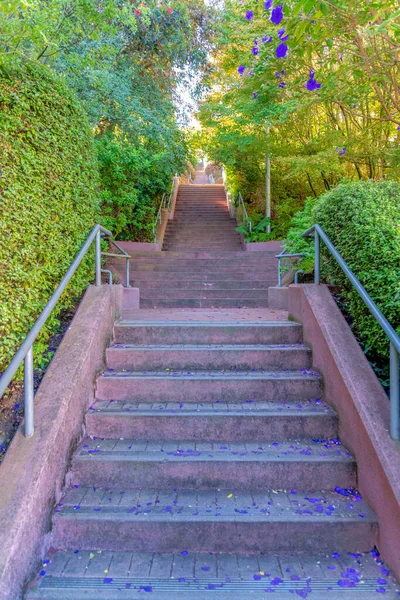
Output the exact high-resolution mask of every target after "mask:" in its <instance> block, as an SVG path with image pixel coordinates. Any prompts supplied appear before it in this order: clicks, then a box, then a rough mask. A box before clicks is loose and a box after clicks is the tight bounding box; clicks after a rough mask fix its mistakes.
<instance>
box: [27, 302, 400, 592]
mask: <svg viewBox="0 0 400 600" xmlns="http://www.w3.org/2000/svg"><path fill="white" fill-rule="evenodd" d="M256 312H257V311H256ZM259 312H260V311H258V313H257V314H258V318H257V320H256V319H255V318H253V320H252V318H251V314H249V313H246V315H247V317H246V318H245V319H243V318H242V319H241V318H240V317H239V316H238V312H236V313H235V311H231V313H230V314H228V315H227V314H226V313H225V312H224V311H222V312H221V314H220V316H218V313H216V312H212V311H209V313H208V314H207V312H206V313H205V314H202V315H200V316H199V314H198V313H197V316H196V313H195V312H194V311H186V312H185V311H183V312H182V311H178V310H177V311H175V313H173V312H172V311H168V315H167V314H166V313H165V314H164V313H163V311H149V310H147V311H146V310H145V311H143V310H140V311H134V312H132V313H129V314H127V315H125V317H124V318H122V319H121V320H120V321H118V322H117V323H116V324H115V327H114V339H113V343H112V344H111V345H110V347H109V348H108V349H107V357H106V359H107V370H105V372H104V373H103V374H101V375H100V376H99V378H98V380H97V385H96V396H97V399H96V402H95V403H94V404H93V406H91V407H90V410H89V411H88V413H87V416H86V423H85V428H86V436H85V437H84V439H83V440H82V442H81V444H80V445H79V447H78V448H77V449H76V451H75V453H74V456H73V458H72V464H71V470H70V473H69V475H68V479H67V481H68V484H67V486H66V489H65V492H64V496H63V498H62V499H61V500H60V502H59V503H58V504H57V505H56V507H55V510H54V516H53V524H52V533H51V549H50V552H49V555H48V557H47V559H46V560H45V561H44V562H43V566H42V569H41V572H40V575H39V576H38V579H37V580H36V582H35V583H34V584H33V585H32V586H31V588H30V589H29V590H28V591H27V595H26V598H27V599H28V600H34V599H36V600H37V599H41V600H51V599H54V600H56V599H57V600H81V599H89V600H97V599H99V598H107V599H109V600H112V599H114V598H115V599H116V598H127V599H128V598H129V599H136V598H137V599H140V598H143V597H144V598H146V597H147V596H149V598H155V599H157V600H179V599H182V600H186V599H187V598H193V600H206V599H207V600H208V599H210V600H211V599H215V600H231V599H232V600H233V599H234V598H235V599H238V600H247V599H249V600H264V599H265V598H268V597H269V595H270V594H273V596H272V597H275V595H276V596H277V597H278V598H280V599H282V600H289V599H292V598H297V597H299V598H308V597H310V598H313V599H314V598H315V599H317V600H325V598H326V597H327V598H332V599H333V600H337V599H338V600H339V599H340V600H342V599H346V598H353V597H355V598H360V600H361V599H362V600H370V599H372V598H376V596H377V594H378V593H384V594H386V596H385V597H387V598H390V599H392V598H395V597H398V596H397V592H395V591H394V589H395V588H394V583H393V582H392V580H391V579H390V577H389V576H388V572H387V571H386V568H385V566H384V565H382V563H381V561H380V559H379V554H378V553H377V552H376V551H375V550H372V552H371V549H373V547H374V543H375V541H376V539H377V523H376V518H375V515H374V514H373V513H372V511H371V510H370V509H369V507H368V506H367V505H366V503H365V502H364V501H363V500H362V498H361V497H360V495H359V493H358V492H357V491H356V483H357V469H356V464H355V462H354V459H353V457H352V456H351V454H350V453H349V452H348V451H347V449H346V448H344V447H343V445H342V444H341V443H340V441H339V439H338V419H337V415H336V414H335V413H334V411H333V410H332V409H331V408H330V407H329V406H328V405H327V404H326V403H325V402H324V399H323V382H322V380H321V377H320V376H319V374H318V373H316V372H314V371H313V370H312V355H311V351H310V349H309V348H307V347H306V346H305V345H304V344H303V343H302V328H301V326H300V325H298V324H296V323H293V322H291V321H288V320H287V319H286V318H285V314H284V313H282V314H279V315H278V316H279V319H278V318H277V315H276V314H274V313H272V311H268V310H264V311H263V316H262V317H260V314H259ZM151 314H153V316H152V317H151ZM277 319H278V320H277Z"/></svg>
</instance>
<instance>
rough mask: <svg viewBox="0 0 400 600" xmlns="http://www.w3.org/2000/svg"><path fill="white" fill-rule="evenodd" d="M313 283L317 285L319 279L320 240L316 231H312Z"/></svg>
mask: <svg viewBox="0 0 400 600" xmlns="http://www.w3.org/2000/svg"><path fill="white" fill-rule="evenodd" d="M314 234H315V237H314V283H316V284H317V285H319V282H320V278H321V254H320V247H321V244H320V239H319V233H318V231H314Z"/></svg>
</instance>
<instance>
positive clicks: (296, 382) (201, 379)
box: [96, 369, 322, 402]
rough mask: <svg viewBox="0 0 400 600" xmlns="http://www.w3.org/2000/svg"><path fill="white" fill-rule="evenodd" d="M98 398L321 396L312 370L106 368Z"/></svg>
mask: <svg viewBox="0 0 400 600" xmlns="http://www.w3.org/2000/svg"><path fill="white" fill-rule="evenodd" d="M96 394H97V398H98V400H126V401H129V400H133V399H134V400H135V401H138V402H165V401H169V400H171V401H172V402H216V401H217V400H220V401H229V402H244V401H246V400H261V401H265V402H267V401H272V400H281V399H285V398H292V399H294V400H301V399H303V398H320V397H321V395H322V379H321V377H320V376H319V375H318V373H314V372H313V371H307V370H306V369H303V370H302V371H300V370H299V371H289V370H286V371H276V370H271V371H234V372H232V371H223V370H212V371H198V370H196V371H195V370H193V371H186V370H183V371H178V370H174V371H168V372H166V371H144V372H140V371H107V372H105V373H103V374H102V375H100V377H98V378H97V385H96Z"/></svg>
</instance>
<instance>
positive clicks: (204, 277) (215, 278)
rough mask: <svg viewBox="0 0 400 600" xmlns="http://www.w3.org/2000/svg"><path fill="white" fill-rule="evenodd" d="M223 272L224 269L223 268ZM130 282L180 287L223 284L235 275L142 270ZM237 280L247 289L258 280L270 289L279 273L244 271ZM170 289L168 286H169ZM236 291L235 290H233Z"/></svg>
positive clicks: (271, 271) (194, 271)
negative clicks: (161, 283) (162, 283)
mask: <svg viewBox="0 0 400 600" xmlns="http://www.w3.org/2000/svg"><path fill="white" fill-rule="evenodd" d="M221 270H222V267H221ZM130 275H131V276H130V281H131V284H132V282H133V281H134V280H137V281H148V282H154V283H156V282H158V281H160V282H164V281H165V283H166V284H175V282H176V285H179V282H180V281H187V282H188V281H193V282H196V283H198V282H199V281H200V282H202V283H213V282H221V281H227V280H230V278H231V277H234V274H233V273H232V272H231V273H218V272H216V271H215V272H211V273H203V272H199V271H196V270H193V271H190V270H189V271H187V272H186V271H183V272H182V270H181V271H179V270H178V269H176V270H174V271H169V270H168V269H165V270H158V271H153V270H151V269H141V270H139V271H137V270H136V269H135V270H132V271H131V274H130ZM235 279H236V280H237V282H244V283H247V287H250V288H251V287H252V284H253V281H255V280H258V281H261V282H263V283H265V286H266V287H269V286H271V285H276V282H277V271H275V269H268V270H266V271H265V272H263V271H260V272H258V273H257V274H253V272H252V271H250V270H249V271H243V272H238V273H237V275H236V277H235ZM167 287H168V285H167ZM232 289H235V288H232Z"/></svg>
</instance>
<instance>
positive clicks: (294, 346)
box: [109, 343, 310, 352]
mask: <svg viewBox="0 0 400 600" xmlns="http://www.w3.org/2000/svg"><path fill="white" fill-rule="evenodd" d="M109 348H114V349H118V350H148V351H152V350H199V351H201V350H204V351H205V350H207V351H210V350H228V351H235V350H249V351H258V350H266V351H271V352H273V351H274V350H285V351H287V352H290V351H292V350H303V351H310V348H309V347H308V346H305V345H304V344H142V345H141V344H116V343H114V344H111V345H110V346H109Z"/></svg>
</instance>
